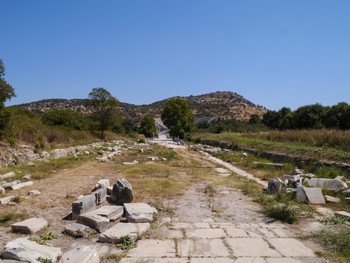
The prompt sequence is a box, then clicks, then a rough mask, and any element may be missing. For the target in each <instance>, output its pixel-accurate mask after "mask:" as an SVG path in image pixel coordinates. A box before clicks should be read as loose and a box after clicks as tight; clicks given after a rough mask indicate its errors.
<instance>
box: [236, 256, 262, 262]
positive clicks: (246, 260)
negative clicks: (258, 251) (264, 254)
mask: <svg viewBox="0 0 350 263" xmlns="http://www.w3.org/2000/svg"><path fill="white" fill-rule="evenodd" d="M235 263H266V261H265V259H263V258H248V257H247V258H237V260H236V261H235Z"/></svg>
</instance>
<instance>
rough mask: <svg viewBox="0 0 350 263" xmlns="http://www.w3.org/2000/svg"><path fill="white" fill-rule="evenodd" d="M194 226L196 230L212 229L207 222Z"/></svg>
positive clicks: (194, 224)
mask: <svg viewBox="0 0 350 263" xmlns="http://www.w3.org/2000/svg"><path fill="white" fill-rule="evenodd" d="M193 226H194V227H195V228H210V225H209V223H206V222H198V223H193Z"/></svg>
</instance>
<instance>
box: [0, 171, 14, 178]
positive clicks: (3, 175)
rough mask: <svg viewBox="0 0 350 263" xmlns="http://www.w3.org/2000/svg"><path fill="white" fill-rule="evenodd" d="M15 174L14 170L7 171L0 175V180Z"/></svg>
mask: <svg viewBox="0 0 350 263" xmlns="http://www.w3.org/2000/svg"><path fill="white" fill-rule="evenodd" d="M15 176H16V174H15V173H14V172H9V173H6V174H2V175H0V180H4V179H8V178H12V177H15Z"/></svg>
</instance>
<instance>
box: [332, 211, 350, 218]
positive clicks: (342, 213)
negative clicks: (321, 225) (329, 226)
mask: <svg viewBox="0 0 350 263" xmlns="http://www.w3.org/2000/svg"><path fill="white" fill-rule="evenodd" d="M334 214H335V215H336V216H342V217H345V218H347V220H350V213H348V212H345V211H336V212H335V213H334Z"/></svg>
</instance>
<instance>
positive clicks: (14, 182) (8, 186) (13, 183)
mask: <svg viewBox="0 0 350 263" xmlns="http://www.w3.org/2000/svg"><path fill="white" fill-rule="evenodd" d="M19 183H21V181H20V180H14V181H11V182H8V183H5V184H3V185H2V187H4V188H5V189H11V187H12V186H14V185H16V184H19Z"/></svg>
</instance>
